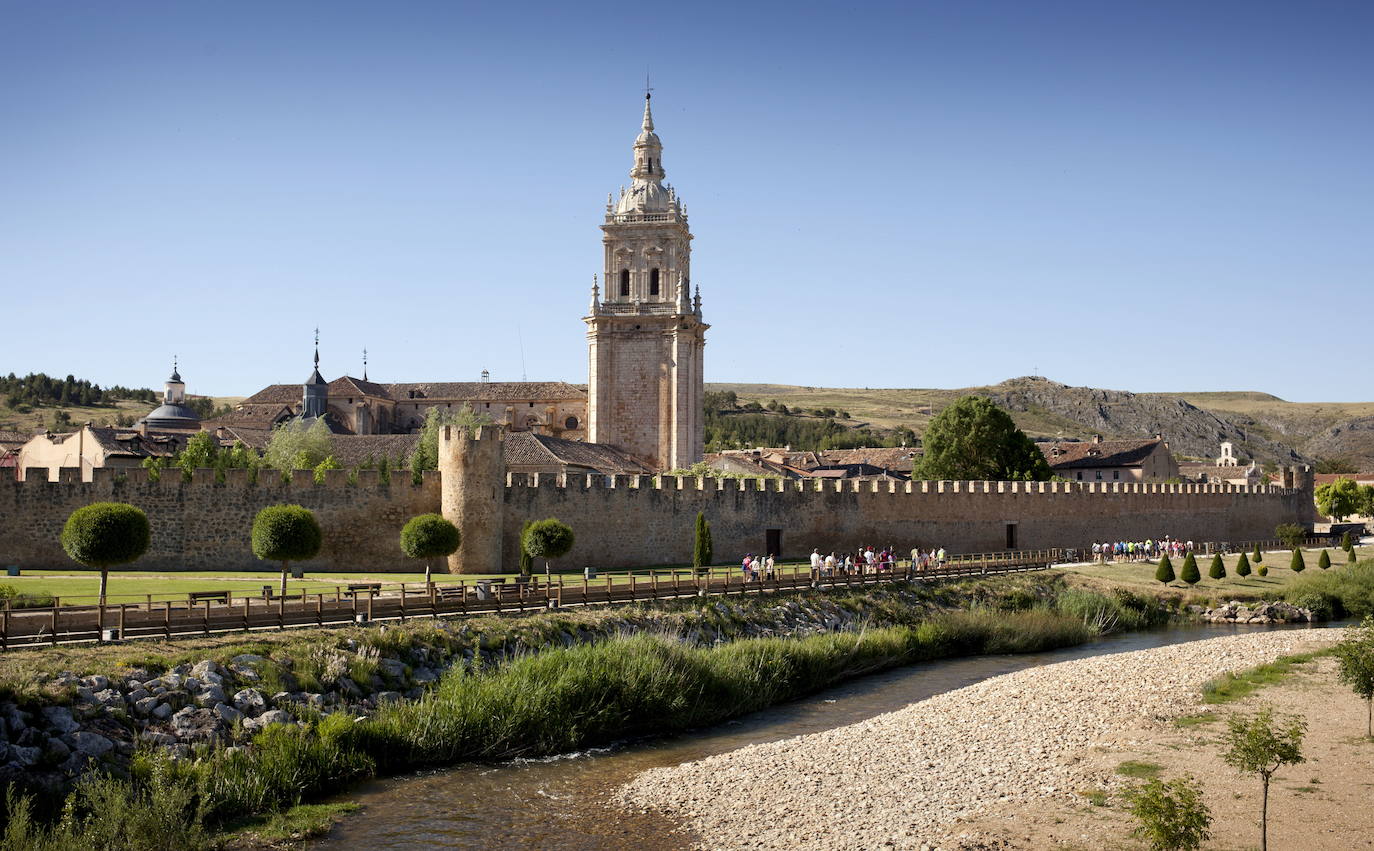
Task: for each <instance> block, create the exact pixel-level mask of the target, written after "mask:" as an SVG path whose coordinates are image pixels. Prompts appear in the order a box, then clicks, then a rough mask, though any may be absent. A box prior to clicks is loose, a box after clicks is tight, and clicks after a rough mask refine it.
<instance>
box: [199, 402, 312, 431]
mask: <svg viewBox="0 0 1374 851" xmlns="http://www.w3.org/2000/svg"><path fill="white" fill-rule="evenodd" d="M291 413H292V410H291V407H290V406H289V405H284V404H280V403H271V402H269V403H265V404H251V405H250V404H247V403H245V404H243V405H242V406H241V407H239V408H236V409H234V410H232V411H230V412H228V413H227V414H224V415H223V416H219V417H215V418H214V419H213V420H205V421H204V422H203V423H202V425H203V426H204V427H205V428H207V429H213V428H215V427H217V426H225V427H226V428H271V427H272V424H273V423H275V422H276V421H277V420H278V419H279V418H280V417H282V416H283V415H287V416H289V415H291Z"/></svg>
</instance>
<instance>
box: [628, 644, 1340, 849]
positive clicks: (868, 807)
mask: <svg viewBox="0 0 1374 851" xmlns="http://www.w3.org/2000/svg"><path fill="white" fill-rule="evenodd" d="M1340 637H1341V633H1340V632H1339V631H1337V630H1290V631H1282V632H1269V633H1257V634H1250V635H1237V636H1227V637H1223V638H1215V639H1209V640H1205V641H1195V642H1189V643H1186V644H1177V645H1172V646H1168V647H1159V648H1152V649H1149V650H1140V651H1135V652H1131V653H1120V654H1112V655H1106V656H1096V657H1092V658H1087V659H1079V660H1074V661H1069V662H1061V663H1058V664H1055V665H1047V666H1042V667H1038V668H1030V669H1027V670H1023V671H1018V672H1015V673H1011V674H1006V675H1003V676H998V677H993V678H991V679H988V680H985V681H983V682H981V683H977V684H975V685H972V686H968V687H965V688H961V689H957V690H955V691H951V692H946V693H944V694H940V695H937V696H935V697H932V698H929V699H927V700H923V701H920V702H918V703H913V704H911V705H910V706H908V707H906V708H904V709H901V710H898V711H896V712H892V713H888V714H885V715H880V716H877V717H875V718H871V719H868V720H866V721H863V722H860V723H858V724H853V725H849V726H845V727H840V728H836V729H832V730H827V731H825V732H821V733H816V734H812V735H807V736H799V737H795V738H792V739H787V740H783V741H778V742H770V743H766V744H759V745H752V746H749V747H746V748H742V749H740V750H737V751H732V752H730V753H726V754H720V755H717V756H712V757H708V758H706V759H703V760H699V761H696V762H689V763H685V764H683V765H679V766H673V767H669V768H658V769H652V770H650V771H646V772H644V773H643V774H640V775H639V776H637V777H636V778H634V779H633V780H632V781H630V782H629V783H628V784H626V786H624V787H623V788H622V789H620V790H619V791H618V792H617V797H618V799H619V800H620V801H621V803H623V804H625V805H627V806H630V807H633V808H637V809H650V810H654V811H658V812H662V813H664V814H667V815H669V816H671V817H675V818H678V819H681V820H683V821H685V823H686V826H687V827H689V828H691V829H693V830H695V831H696V832H697V833H698V835H699V836H700V837H701V847H705V848H712V849H719V851H729V849H764V848H767V849H791V848H808V849H824V851H838V850H839V849H872V848H891V849H918V848H932V849H934V848H965V847H981V846H977V845H976V843H977V841H978V840H977V839H976V838H972V837H968V836H963V837H961V836H960V835H959V834H958V833H957V830H958V826H959V824H960V822H961V821H963V820H966V819H969V818H972V817H975V816H978V815H981V814H983V813H985V812H988V811H990V810H992V809H993V808H997V807H1002V806H1007V805H1019V804H1025V803H1028V802H1035V803H1036V805H1037V806H1049V807H1065V808H1067V807H1075V806H1080V805H1081V804H1082V798H1081V797H1080V796H1079V795H1078V792H1077V790H1081V789H1084V788H1089V787H1092V786H1094V785H1100V784H1101V783H1103V782H1104V781H1105V779H1104V778H1095V777H1089V776H1086V774H1085V770H1084V769H1081V768H1079V767H1078V765H1077V764H1078V762H1079V760H1080V758H1081V757H1080V754H1082V753H1083V752H1084V751H1085V750H1086V749H1088V748H1090V747H1091V746H1092V745H1093V743H1094V742H1095V741H1096V740H1097V739H1098V738H1099V737H1101V736H1103V735H1105V734H1107V733H1109V732H1111V731H1113V730H1115V729H1119V728H1126V727H1127V726H1128V725H1130V724H1131V723H1132V722H1133V721H1134V720H1135V719H1139V718H1141V717H1145V718H1152V719H1159V720H1164V719H1169V718H1173V717H1177V716H1179V715H1183V714H1186V713H1187V712H1189V711H1192V710H1193V709H1194V707H1195V706H1196V704H1198V703H1199V700H1200V696H1201V691H1200V690H1201V687H1202V685H1203V684H1204V683H1205V682H1207V681H1208V680H1211V679H1213V678H1216V677H1218V676H1220V675H1222V674H1224V673H1227V672H1234V671H1240V670H1244V669H1247V668H1251V667H1254V666H1255V665H1259V664H1263V663H1265V662H1268V661H1272V660H1273V659H1274V658H1275V657H1277V656H1280V655H1284V654H1287V653H1294V652H1299V651H1303V650H1310V649H1315V648H1316V647H1319V646H1323V645H1326V644H1329V643H1331V642H1334V641H1336V640H1339V638H1340ZM970 843H974V845H972V846H970Z"/></svg>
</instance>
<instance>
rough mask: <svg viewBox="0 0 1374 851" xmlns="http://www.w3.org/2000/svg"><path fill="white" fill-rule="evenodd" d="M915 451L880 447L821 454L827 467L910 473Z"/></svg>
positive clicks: (904, 448) (836, 450)
mask: <svg viewBox="0 0 1374 851" xmlns="http://www.w3.org/2000/svg"><path fill="white" fill-rule="evenodd" d="M915 454H916V450H915V449H911V448H909V447H900V448H893V447H878V448H874V449H827V450H825V451H823V452H821V453H820V455H821V458H822V459H823V461H824V463H825V465H827V466H829V465H836V464H839V465H845V464H868V465H869V466H872V467H882V468H883V469H884V470H904V471H908V472H909V471H910V470H911V467H912V456H913V455H915Z"/></svg>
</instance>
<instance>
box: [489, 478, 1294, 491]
mask: <svg viewBox="0 0 1374 851" xmlns="http://www.w3.org/2000/svg"><path fill="white" fill-rule="evenodd" d="M506 488H507V489H508V490H509V489H524V488H536V489H538V488H557V489H572V490H581V491H589V490H659V491H662V490H668V491H729V492H732V493H734V492H754V493H889V494H965V495H969V494H1019V495H1030V494H1099V495H1108V494H1155V495H1165V494H1173V495H1178V494H1248V495H1281V494H1290V493H1297V492H1298V491H1299V489H1298V488H1283V487H1279V486H1278V485H1256V486H1253V487H1251V486H1249V485H1227V484H1205V485H1204V484H1165V483H1161V482H996V481H912V482H899V481H895V480H890V481H879V480H872V481H859V480H857V479H842V480H825V479H769V478H744V479H736V478H715V477H711V476H628V475H620V476H603V475H567V474H548V473H507V474H506Z"/></svg>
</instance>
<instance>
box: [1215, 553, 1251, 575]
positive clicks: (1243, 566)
mask: <svg viewBox="0 0 1374 851" xmlns="http://www.w3.org/2000/svg"><path fill="white" fill-rule="evenodd" d="M1218 558H1220V556H1218ZM1236 575H1237V576H1249V575H1250V560H1249V559H1248V558H1246V557H1245V553H1241V554H1240V560H1239V561H1237V562H1236Z"/></svg>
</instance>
